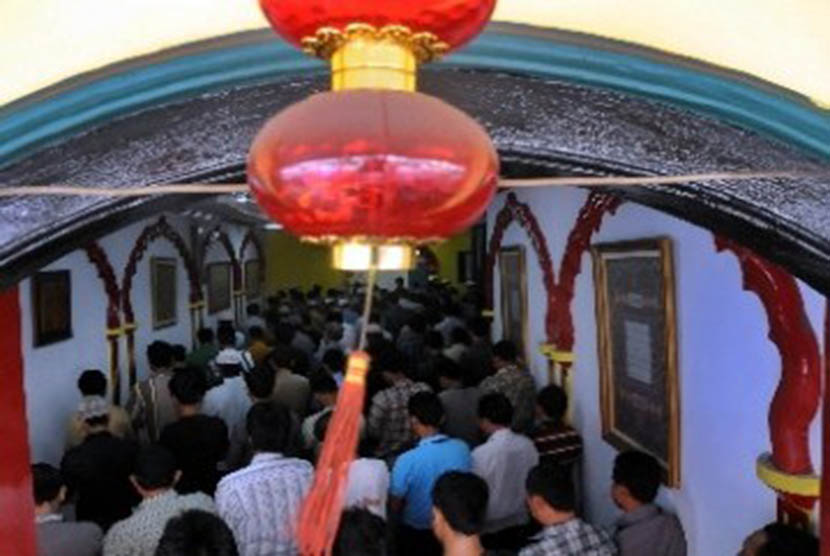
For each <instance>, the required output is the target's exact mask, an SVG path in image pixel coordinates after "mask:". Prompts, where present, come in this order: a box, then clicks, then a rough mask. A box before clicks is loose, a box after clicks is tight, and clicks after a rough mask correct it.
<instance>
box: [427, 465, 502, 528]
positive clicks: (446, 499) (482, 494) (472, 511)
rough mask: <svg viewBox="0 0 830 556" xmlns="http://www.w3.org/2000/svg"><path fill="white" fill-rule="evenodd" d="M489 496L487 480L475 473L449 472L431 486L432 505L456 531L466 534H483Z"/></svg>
mask: <svg viewBox="0 0 830 556" xmlns="http://www.w3.org/2000/svg"><path fill="white" fill-rule="evenodd" d="M489 497H490V492H489V489H488V488H487V483H486V482H485V481H484V479H482V478H481V477H479V476H478V475H476V474H475V473H463V472H461V471H450V472H448V473H444V474H443V475H441V476H440V477H439V478H438V480H437V481H436V482H435V486H433V487H432V505H433V506H435V507H436V508H437V509H438V510H440V512H441V514H442V515H443V516H444V519H446V520H447V523H448V524H449V526H450V528H452V530H453V531H456V532H458V533H461V534H464V535H477V534H479V533H481V530H482V529H483V528H484V519H485V517H486V515H487V501H488V499H489Z"/></svg>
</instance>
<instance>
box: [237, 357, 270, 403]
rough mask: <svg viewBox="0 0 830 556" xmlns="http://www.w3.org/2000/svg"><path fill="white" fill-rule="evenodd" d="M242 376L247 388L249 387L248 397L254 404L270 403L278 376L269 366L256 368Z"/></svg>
mask: <svg viewBox="0 0 830 556" xmlns="http://www.w3.org/2000/svg"><path fill="white" fill-rule="evenodd" d="M242 376H243V378H244V379H245V386H247V387H248V396H249V397H250V398H251V400H253V401H254V402H264V401H268V400H270V399H271V397H272V396H273V395H274V383H275V382H276V376H275V373H274V369H272V368H271V367H269V366H268V365H261V366H259V367H256V368H254V369H253V370H252V371H251V372H250V373H245V374H244V375H242Z"/></svg>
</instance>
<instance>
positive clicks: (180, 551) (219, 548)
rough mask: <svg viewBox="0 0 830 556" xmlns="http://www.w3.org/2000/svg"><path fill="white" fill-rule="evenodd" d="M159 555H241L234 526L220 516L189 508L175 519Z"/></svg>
mask: <svg viewBox="0 0 830 556" xmlns="http://www.w3.org/2000/svg"><path fill="white" fill-rule="evenodd" d="M155 556H239V551H238V550H237V548H236V541H235V540H234V538H233V532H232V531H231V529H230V527H228V525H227V524H226V523H225V522H224V521H222V519H221V518H220V517H219V516H216V515H214V514H212V513H209V512H205V511H202V510H188V511H186V512H184V513H182V514H179V515H178V516H176V517H173V518H171V519H170V520H169V521H168V522H167V525H165V526H164V533H163V534H162V535H161V539H160V540H159V543H158V545H157V547H156V552H155Z"/></svg>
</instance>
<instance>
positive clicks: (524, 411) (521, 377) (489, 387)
mask: <svg viewBox="0 0 830 556" xmlns="http://www.w3.org/2000/svg"><path fill="white" fill-rule="evenodd" d="M480 388H481V391H482V392H483V393H485V394H489V393H491V392H498V393H500V394H504V395H505V396H506V397H507V399H508V400H510V404H511V405H512V406H513V430H515V431H518V432H521V433H526V432H527V431H528V430H529V429H530V427H531V426H532V425H533V412H534V410H535V408H536V383H535V382H534V381H533V377H532V376H531V375H530V373H529V372H527V371H525V370H522V369H520V368H519V367H517V366H515V365H509V366H507V367H503V368H501V369H499V370H498V372H497V373H496V374H494V375H493V376H489V377H487V378H485V379H484V380H483V381H482V382H481V387H480Z"/></svg>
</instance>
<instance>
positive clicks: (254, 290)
mask: <svg viewBox="0 0 830 556" xmlns="http://www.w3.org/2000/svg"><path fill="white" fill-rule="evenodd" d="M245 295H246V297H247V298H248V299H256V298H257V297H260V296H261V295H262V265H261V264H260V262H259V259H252V260H250V261H245Z"/></svg>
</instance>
